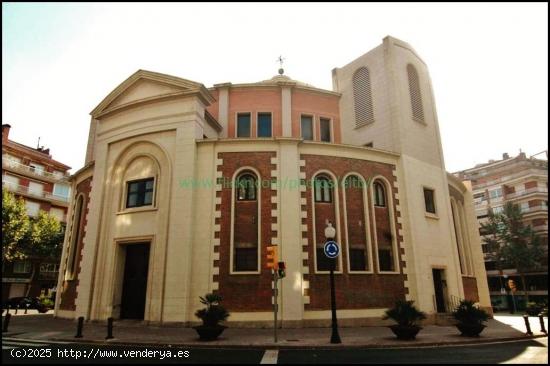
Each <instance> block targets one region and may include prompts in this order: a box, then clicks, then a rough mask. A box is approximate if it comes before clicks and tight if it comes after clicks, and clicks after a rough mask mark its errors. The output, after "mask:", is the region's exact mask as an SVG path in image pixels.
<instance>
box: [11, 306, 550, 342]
mask: <svg viewBox="0 0 550 366" xmlns="http://www.w3.org/2000/svg"><path fill="white" fill-rule="evenodd" d="M529 321H530V324H531V330H532V331H533V333H534V335H533V336H532V337H529V336H526V335H525V323H524V320H523V318H522V317H521V316H519V315H496V316H495V318H494V319H491V320H489V321H488V322H487V328H485V330H484V331H483V332H482V333H481V336H480V337H478V338H467V337H462V336H460V334H459V332H458V330H457V329H456V327H454V326H436V325H427V326H424V329H422V331H420V333H419V334H418V336H417V339H416V340H414V341H399V340H397V339H396V338H395V336H394V335H393V333H392V332H391V330H390V329H389V328H387V327H357V328H339V333H340V337H341V339H342V343H341V344H336V345H334V344H330V341H329V340H330V335H331V329H330V328H299V329H279V330H278V340H279V341H278V342H277V343H274V341H273V329H257V328H254V329H250V328H231V327H229V328H227V329H226V330H225V331H224V333H223V334H222V335H221V337H220V338H219V339H218V340H216V341H211V342H203V341H199V340H198V336H197V333H196V332H195V330H194V329H192V328H183V327H158V326H157V327H155V326H145V325H141V324H140V323H136V322H132V321H115V323H114V330H113V335H114V337H115V338H114V339H111V340H105V336H106V335H107V327H106V325H105V324H97V323H85V324H84V330H83V338H80V339H77V338H74V336H75V334H76V321H72V320H66V319H57V318H54V317H53V315H52V314H40V315H37V314H32V315H31V314H27V315H19V314H18V315H13V316H12V317H11V320H10V324H9V329H8V330H9V331H8V332H7V333H2V336H3V337H14V338H22V339H32V340H42V341H47V340H51V341H70V342H74V341H78V342H80V343H98V342H99V343H103V344H117V343H118V344H143V345H185V346H190V347H191V346H195V347H196V346H199V347H216V348H225V347H227V348H332V347H369V348H383V347H420V346H437V345H453V344H454V345H458V344H476V343H486V342H501V341H506V340H516V339H529V338H533V337H543V336H545V335H544V334H543V333H541V332H540V330H541V329H540V323H539V319H538V318H537V317H530V318H529ZM544 321H545V328H546V329H548V318H545V319H544Z"/></svg>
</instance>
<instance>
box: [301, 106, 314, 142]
mask: <svg viewBox="0 0 550 366" xmlns="http://www.w3.org/2000/svg"><path fill="white" fill-rule="evenodd" d="M302 117H311V134H312V136H311V140H306V139H304V138H303V137H302ZM315 118H316V115H315V114H313V113H300V121H299V126H300V135H299V138H300V139H302V140H303V141H316V142H317V140H315V131H316V129H315Z"/></svg>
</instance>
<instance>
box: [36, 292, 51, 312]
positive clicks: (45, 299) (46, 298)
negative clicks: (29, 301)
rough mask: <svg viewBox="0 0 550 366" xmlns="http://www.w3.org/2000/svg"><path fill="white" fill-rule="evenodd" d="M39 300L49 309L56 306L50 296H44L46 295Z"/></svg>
mask: <svg viewBox="0 0 550 366" xmlns="http://www.w3.org/2000/svg"><path fill="white" fill-rule="evenodd" d="M38 300H39V301H40V302H41V303H42V305H44V306H46V307H48V308H50V309H51V308H53V306H54V302H53V300H52V299H51V298H50V297H49V296H44V295H41V296H40V297H39V298H38Z"/></svg>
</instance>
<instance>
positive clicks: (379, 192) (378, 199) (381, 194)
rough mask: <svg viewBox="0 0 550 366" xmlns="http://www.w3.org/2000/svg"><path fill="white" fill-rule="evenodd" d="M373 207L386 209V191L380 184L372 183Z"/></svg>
mask: <svg viewBox="0 0 550 366" xmlns="http://www.w3.org/2000/svg"><path fill="white" fill-rule="evenodd" d="M374 205H375V206H378V207H386V191H385V190H384V185H383V184H382V183H380V182H374Z"/></svg>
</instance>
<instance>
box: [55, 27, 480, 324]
mask: <svg viewBox="0 0 550 366" xmlns="http://www.w3.org/2000/svg"><path fill="white" fill-rule="evenodd" d="M279 74H280V75H277V76H275V77H273V78H271V79H268V80H264V81H259V82H255V83H247V84H232V83H223V84H216V85H214V86H213V87H211V88H206V87H204V85H202V84H200V83H197V82H193V81H189V80H186V79H182V78H178V77H174V76H170V75H165V74H160V73H155V72H150V71H144V70H139V71H137V72H136V73H134V74H133V75H131V76H130V77H129V78H128V79H127V80H126V81H124V82H123V83H122V84H120V85H119V86H118V87H116V88H115V89H114V90H113V91H112V92H111V93H110V94H109V95H108V96H107V97H106V98H105V99H104V100H103V101H102V102H101V103H100V104H99V105H98V106H97V107H96V108H95V109H94V110H93V111H92V112H91V115H92V117H91V122H90V130H89V137H88V148H87V152H86V160H85V166H84V167H83V168H82V169H80V170H79V171H77V172H76V173H75V174H74V175H73V176H72V177H71V181H72V187H73V195H72V197H71V205H70V208H69V214H68V217H69V219H68V227H67V236H66V241H65V245H64V249H63V256H62V261H61V271H60V274H59V282H58V288H59V290H58V294H59V295H58V296H57V301H56V316H59V317H64V318H76V317H79V316H84V317H85V318H86V319H91V320H105V319H107V318H109V317H114V318H116V319H125V318H134V319H142V320H145V321H147V322H149V323H156V324H160V323H162V324H164V323H179V324H186V325H189V324H191V323H194V322H197V321H198V319H196V318H195V316H194V313H195V311H196V310H197V309H199V308H200V307H202V305H201V303H200V302H199V296H203V295H204V294H205V293H208V292H212V291H214V292H217V293H219V294H220V295H221V296H222V297H223V303H224V305H225V306H226V307H227V309H228V310H229V311H230V312H231V317H230V318H229V322H230V323H232V324H240V325H245V326H252V325H254V326H257V325H264V326H269V324H272V319H273V313H272V300H273V299H272V275H271V272H270V270H269V269H268V268H266V262H267V258H266V255H267V247H268V246H271V245H276V246H278V252H279V256H280V260H282V261H284V262H286V274H287V275H286V278H284V279H283V280H281V282H280V284H279V298H278V304H279V319H281V320H282V324H283V325H284V326H285V327H286V326H288V327H293V326H296V327H300V326H316V325H320V324H325V325H328V324H329V323H330V318H331V315H330V310H329V309H330V296H329V294H330V286H329V276H328V273H329V271H328V268H327V267H328V266H327V260H326V258H325V256H324V254H323V244H324V243H325V240H326V238H325V236H324V229H325V227H326V226H327V223H328V222H330V223H332V224H333V226H334V228H335V229H336V240H337V241H338V243H339V244H340V246H341V255H340V256H339V257H338V262H337V270H336V274H335V281H336V296H337V306H338V317H339V319H340V320H339V321H340V322H341V323H345V324H349V325H356V326H357V325H365V324H376V323H379V322H380V321H381V320H380V319H381V317H382V315H383V314H384V311H385V309H387V308H388V307H391V306H393V304H394V302H395V300H405V299H410V300H414V301H415V303H416V305H417V306H418V307H419V308H420V309H421V310H423V311H426V312H427V313H429V320H428V321H431V322H436V321H438V320H439V319H443V318H445V316H439V315H438V314H440V313H446V312H448V310H449V308H450V307H451V305H452V304H453V303H455V302H456V301H457V299H459V298H468V299H472V300H475V301H479V303H480V304H481V306H482V307H484V308H487V309H490V299H489V293H488V289H487V276H486V273H485V268H484V265H483V255H482V252H481V245H480V238H479V233H478V231H477V221H476V218H475V215H474V211H473V199H472V195H471V191H470V188H469V186H468V185H467V184H463V183H462V182H461V181H460V180H458V179H457V178H456V177H454V176H452V175H451V174H448V173H447V172H446V171H445V166H444V162H443V152H442V148H441V139H440V136H439V127H438V120H437V113H436V110H435V104H434V99H433V93H432V89H431V82H430V78H429V74H428V70H427V67H426V64H425V63H424V62H423V61H422V60H421V59H420V58H419V56H418V55H417V54H416V52H415V51H414V50H413V48H412V47H411V46H410V45H408V44H407V43H405V42H402V41H399V40H397V39H395V38H392V37H386V38H384V41H383V44H381V45H379V46H378V47H376V48H375V49H373V50H371V51H370V52H368V53H366V54H365V55H363V56H361V57H359V58H358V59H356V60H354V61H352V62H351V63H349V64H348V65H345V66H343V67H341V68H336V69H334V70H333V72H332V77H333V86H334V88H333V89H334V90H324V89H319V88H316V87H313V86H311V85H308V84H305V83H302V82H299V81H296V80H292V79H291V78H289V77H288V76H285V75H284V71H283V70H280V71H279ZM451 207H452V208H451ZM452 212H454V213H455V215H454V216H453V214H452Z"/></svg>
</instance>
